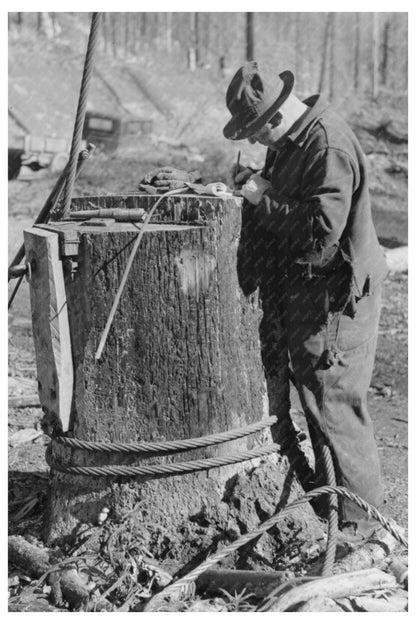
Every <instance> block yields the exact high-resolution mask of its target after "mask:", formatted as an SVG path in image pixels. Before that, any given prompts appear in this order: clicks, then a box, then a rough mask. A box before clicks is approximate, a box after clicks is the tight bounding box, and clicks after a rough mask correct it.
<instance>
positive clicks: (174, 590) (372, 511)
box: [151, 485, 408, 602]
mask: <svg viewBox="0 0 416 624" xmlns="http://www.w3.org/2000/svg"><path fill="white" fill-rule="evenodd" d="M323 494H329V495H332V494H335V495H337V494H339V495H341V496H343V497H344V498H347V499H348V500H350V501H352V502H353V503H355V504H356V505H357V506H358V507H360V509H362V510H363V511H366V512H367V513H368V515H369V516H371V517H372V518H374V519H375V520H377V521H378V522H379V523H380V524H381V525H382V527H383V528H385V529H386V530H387V531H388V532H389V533H391V535H393V537H394V538H395V539H396V540H397V541H399V542H400V543H401V544H402V545H403V546H404V547H405V548H407V547H408V542H407V540H406V538H405V537H403V535H401V533H400V532H399V531H398V530H397V529H396V527H394V526H392V524H391V523H390V522H389V520H387V519H386V518H385V517H384V516H382V515H381V514H380V512H379V511H378V510H377V509H376V508H375V507H373V506H372V505H370V504H369V503H367V502H366V501H365V500H363V499H362V498H361V497H360V496H358V495H357V494H353V493H352V492H350V491H349V490H347V489H346V488H344V487H341V486H329V485H326V486H323V487H320V488H316V489H315V490H311V491H310V492H308V493H307V494H305V495H304V496H302V497H301V498H299V499H297V500H295V501H293V503H289V504H288V505H287V506H286V507H285V508H284V509H282V510H281V511H279V512H278V513H277V514H275V515H273V516H271V517H270V518H269V519H268V520H266V521H265V522H263V523H262V524H261V525H260V526H259V527H258V528H257V529H255V530H254V531H250V533H246V534H245V535H242V536H241V537H240V538H239V539H238V540H236V541H235V542H233V543H232V544H229V545H228V546H226V547H225V548H223V549H222V550H220V551H219V552H217V553H215V554H214V555H211V556H210V557H208V558H207V559H206V560H205V561H204V562H203V563H201V564H200V565H199V566H197V567H196V568H194V569H193V570H192V571H191V572H189V573H188V574H186V575H185V576H184V577H182V578H181V579H178V580H177V581H174V582H173V583H172V584H171V585H168V586H167V587H165V588H164V589H163V590H162V591H161V592H160V593H159V594H156V595H155V596H154V598H152V599H151V600H155V602H156V601H159V600H162V599H163V598H167V597H169V596H172V595H173V594H175V597H177V596H178V593H179V594H180V595H182V593H183V592H184V591H185V594H186V588H187V587H188V585H189V584H190V583H193V582H195V580H196V579H197V578H198V576H199V575H200V574H202V573H203V572H206V571H207V570H208V569H209V568H211V567H212V566H213V565H215V564H217V563H219V562H220V561H222V560H223V559H225V558H226V557H228V556H229V555H231V554H232V553H234V552H235V551H236V550H238V549H239V548H241V547H242V546H244V545H245V544H247V543H248V542H251V541H252V540H253V539H255V538H256V537H259V536H260V535H262V534H263V533H265V532H266V531H268V530H270V529H271V528H273V527H274V525H275V524H276V523H277V522H278V521H279V520H280V519H281V518H282V517H283V516H285V515H287V514H289V513H290V512H291V511H293V510H294V509H296V508H297V507H300V506H301V505H303V504H304V503H306V502H309V501H311V500H312V499H313V498H316V497H318V496H322V495H323Z"/></svg>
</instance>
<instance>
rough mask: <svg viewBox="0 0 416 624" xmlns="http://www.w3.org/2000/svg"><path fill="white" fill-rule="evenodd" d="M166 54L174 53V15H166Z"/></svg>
mask: <svg viewBox="0 0 416 624" xmlns="http://www.w3.org/2000/svg"><path fill="white" fill-rule="evenodd" d="M165 41H166V52H167V53H168V54H171V52H172V13H166V36H165Z"/></svg>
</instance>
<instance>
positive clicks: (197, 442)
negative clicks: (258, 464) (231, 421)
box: [52, 416, 277, 454]
mask: <svg viewBox="0 0 416 624" xmlns="http://www.w3.org/2000/svg"><path fill="white" fill-rule="evenodd" d="M276 422H277V417H276V416H270V417H269V418H265V419H264V420H260V421H258V422H255V423H251V424H249V425H246V426H244V427H238V428H236V429H230V431H224V432H222V433H213V434H211V435H206V436H202V437H200V438H189V439H187V440H173V441H167V442H127V443H126V442H90V441H88V440H78V439H77V438H67V437H64V436H59V437H56V438H53V440H52V442H53V443H54V444H60V445H64V446H68V447H70V448H72V449H80V450H84V451H96V452H109V453H111V452H112V453H138V454H141V453H143V454H145V453H165V452H166V453H178V452H180V451H188V450H191V449H198V448H202V447H206V446H212V445H213V444H221V443H222V442H228V441H230V440H237V439H238V438H242V437H244V436H247V435H249V434H251V433H256V432H257V431H260V430H261V429H265V428H266V427H268V426H270V425H273V424H275V423H276Z"/></svg>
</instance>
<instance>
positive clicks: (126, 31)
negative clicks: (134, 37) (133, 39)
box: [123, 13, 131, 59]
mask: <svg viewBox="0 0 416 624" xmlns="http://www.w3.org/2000/svg"><path fill="white" fill-rule="evenodd" d="M130 17H131V13H123V21H124V36H123V56H124V59H127V57H128V55H129V22H130Z"/></svg>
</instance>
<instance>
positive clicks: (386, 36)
mask: <svg viewBox="0 0 416 624" xmlns="http://www.w3.org/2000/svg"><path fill="white" fill-rule="evenodd" d="M389 46H390V22H388V21H387V22H386V23H385V24H384V30H383V48H382V50H383V52H382V59H381V84H382V85H383V86H386V84H387V68H388V65H389Z"/></svg>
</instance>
